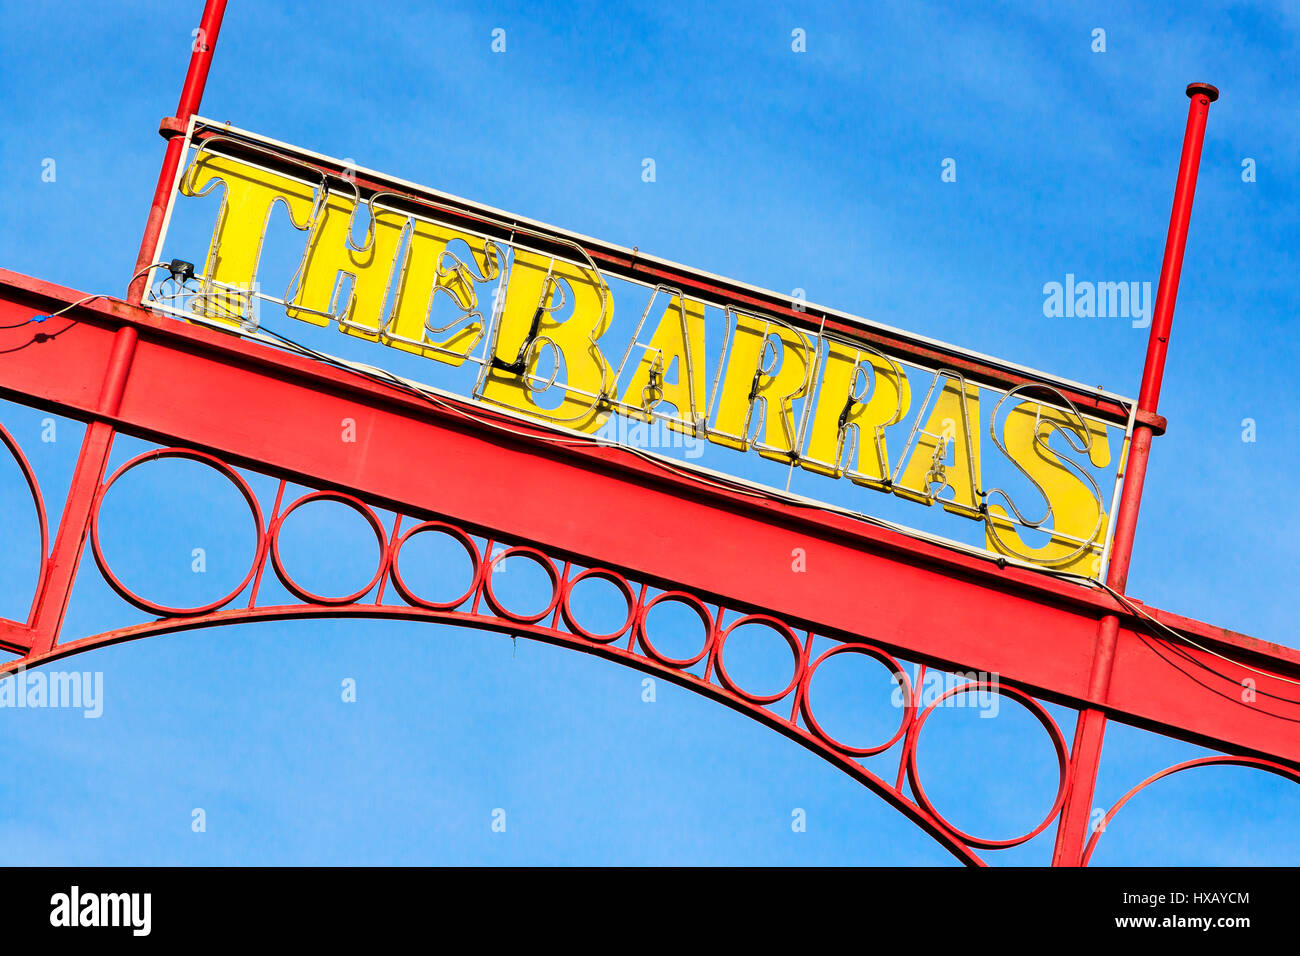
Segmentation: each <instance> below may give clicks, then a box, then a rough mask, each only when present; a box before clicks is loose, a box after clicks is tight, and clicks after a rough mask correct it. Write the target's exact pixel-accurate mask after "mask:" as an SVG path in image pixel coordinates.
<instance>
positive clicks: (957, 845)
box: [0, 604, 1056, 866]
mask: <svg viewBox="0 0 1300 956" xmlns="http://www.w3.org/2000/svg"><path fill="white" fill-rule="evenodd" d="M331 617H332V618H344V619H387V620H400V621H427V622H431V623H440V624H449V625H454V626H457V627H469V628H475V629H479V630H489V631H498V632H500V633H503V634H509V635H512V636H518V637H526V638H530V639H532V640H537V641H540V642H542V643H546V644H552V645H556V646H559V647H568V648H570V649H573V650H577V651H582V652H583V653H587V654H593V655H595V656H597V657H603V658H605V659H607V660H610V661H614V662H615V663H619V664H623V665H625V666H627V667H632V668H634V669H636V670H639V671H643V672H645V673H648V674H651V675H653V676H655V677H660V678H663V679H664V680H667V681H671V682H672V683H674V684H677V685H678V686H680V687H685V688H686V689H687V690H691V691H694V692H696V693H698V694H700V695H702V696H704V697H707V698H709V699H710V700H714V701H716V702H718V703H720V704H724V705H725V706H727V707H730V708H731V709H732V710H735V711H737V712H738V713H741V714H744V715H745V716H747V717H750V718H752V719H754V720H756V721H758V722H759V723H761V724H764V725H765V726H767V727H770V728H772V729H773V730H775V731H777V732H778V733H780V734H783V735H784V736H786V737H788V738H789V739H791V740H793V741H794V742H795V743H797V744H800V745H801V746H803V747H804V748H806V749H807V750H809V751H811V752H812V753H815V754H817V755H818V756H819V757H821V758H822V759H824V760H826V761H827V762H828V763H830V764H831V765H832V766H835V767H838V768H839V769H840V770H842V771H843V772H844V773H846V774H848V775H849V776H850V777H852V778H853V779H855V780H857V781H858V782H859V783H861V784H862V785H863V786H865V787H866V788H867V789H868V790H870V791H872V792H873V793H875V794H876V795H877V796H879V797H881V798H882V799H884V800H885V802H886V803H888V804H889V805H890V806H892V807H894V808H895V809H896V810H898V811H899V812H900V813H902V814H903V816H905V817H906V818H907V819H909V820H911V821H912V822H913V823H914V824H916V825H917V826H918V827H920V829H921V830H922V831H923V832H925V833H926V834H928V835H929V836H930V837H931V838H932V839H934V840H935V842H937V843H938V844H939V845H940V846H942V847H943V848H944V849H945V850H947V851H948V852H949V853H951V854H952V855H953V856H954V857H955V858H956V859H957V860H958V861H960V862H961V863H963V864H965V865H967V866H986V865H987V864H986V863H985V861H984V860H983V859H982V858H980V856H979V855H978V854H977V853H975V851H974V850H973V849H972V848H971V847H970V846H967V845H966V844H965V843H964V842H962V840H961V839H959V838H958V837H957V836H955V835H954V833H953V832H952V830H951V828H950V826H949V825H948V824H947V823H946V821H944V820H943V819H942V818H940V817H938V816H937V815H936V814H934V813H932V812H930V811H928V810H926V809H925V808H923V807H921V806H919V805H918V804H917V803H916V802H914V801H913V800H910V799H908V797H907V796H905V795H904V794H903V793H902V792H901V791H899V790H897V789H895V788H894V787H891V786H890V785H889V784H888V783H886V782H885V781H884V780H882V779H881V778H880V777H878V776H877V775H875V774H874V773H872V772H871V771H870V770H868V769H866V768H865V767H864V766H862V765H861V764H860V763H858V762H857V761H856V760H854V759H853V758H852V756H851V755H849V754H847V753H844V752H842V750H841V749H839V748H838V747H836V746H835V745H833V744H832V743H830V742H829V741H828V740H826V739H823V737H822V736H819V735H818V733H817V732H815V731H813V730H811V729H808V728H804V727H800V726H799V725H797V724H795V723H792V722H791V721H789V720H786V719H784V718H782V717H781V716H779V715H778V714H775V713H773V712H772V711H770V710H768V709H766V708H765V707H762V706H759V705H758V704H755V703H752V702H751V701H749V700H746V699H745V698H744V697H742V696H740V695H739V694H736V693H733V692H731V691H729V690H728V689H727V688H725V687H722V686H720V685H718V684H715V683H711V682H709V681H706V680H704V679H702V678H700V677H697V676H696V675H694V674H691V673H689V672H687V671H684V670H680V669H678V668H675V667H671V666H669V665H666V664H661V663H660V662H659V661H657V660H655V659H653V658H652V657H649V656H646V655H643V654H637V653H635V652H634V651H631V650H629V649H628V648H626V647H616V646H613V645H611V644H608V643H600V642H598V641H590V640H587V639H585V638H583V637H581V636H579V635H577V634H571V633H568V632H565V631H561V630H559V629H557V628H552V627H547V626H544V625H541V624H529V623H521V622H517V621H511V620H508V619H503V618H500V617H497V616H494V615H486V614H474V613H465V612H462V611H449V610H435V609H431V608H421V607H401V606H395V605H377V604H347V605H334V606H313V605H277V606H273V607H257V608H237V609H233V610H228V611H213V612H209V613H207V614H203V615H198V616H189V617H172V618H165V619H163V620H159V621H149V622H146V623H143V624H136V625H132V626H130V627H122V628H117V629H115V630H112V631H106V632H104V633H102V634H96V635H92V636H89V637H84V638H79V639H77V640H74V641H68V642H66V643H63V644H60V645H58V646H57V647H55V648H54V650H52V651H49V652H48V653H45V654H41V655H38V656H34V657H29V658H24V659H21V660H14V661H7V662H5V663H4V664H0V675H3V674H6V673H10V672H12V671H15V670H19V669H26V668H30V667H36V666H40V665H43V664H49V663H51V662H53V661H57V660H60V659H62V658H65V657H70V656H72V655H74V654H78V653H82V652H84V651H90V650H94V649H96V648H101V647H108V646H110V645H113V644H122V643H125V642H127V641H136V640H140V639H141V638H145V637H151V636H158V635H165V634H175V633H178V632H182V631H191V630H198V629H201V628H208V627H218V626H222V625H228V624H238V623H246V622H256V621H284V620H298V619H314V618H331ZM799 685H800V686H799V688H798V693H799V697H800V700H802V699H803V698H804V696H805V695H806V673H805V675H803V676H801V677H800V681H799ZM797 706H798V705H797ZM1055 812H1056V810H1055V808H1054V809H1053V813H1055Z"/></svg>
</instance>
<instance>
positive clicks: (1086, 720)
mask: <svg viewBox="0 0 1300 956" xmlns="http://www.w3.org/2000/svg"><path fill="white" fill-rule="evenodd" d="M1187 96H1188V98H1189V99H1190V100H1191V102H1190V103H1189V104H1188V107H1187V129H1186V130H1185V131H1184V133H1183V154H1182V158H1181V160H1180V161H1179V164H1178V180H1177V182H1176V183H1175V185H1174V204H1173V210H1172V211H1171V212H1170V214H1169V233H1168V235H1167V236H1166V237H1165V255H1164V261H1163V263H1162V264H1161V267H1160V284H1159V286H1158V287H1157V288H1156V303H1155V310H1154V314H1153V316H1152V320H1151V331H1150V333H1149V336H1148V340H1147V355H1146V362H1145V364H1144V366H1143V369H1142V390H1141V392H1140V393H1139V395H1138V411H1139V412H1140V413H1143V415H1144V416H1149V415H1154V414H1156V408H1157V405H1158V404H1159V400H1160V383H1161V381H1162V379H1163V378H1164V371H1165V357H1166V355H1167V354H1168V351H1169V332H1170V329H1171V328H1172V327H1173V321H1174V304H1175V303H1176V302H1177V300H1178V279H1179V277H1180V275H1181V274H1182V269H1183V250H1184V249H1185V248H1186V246H1187V229H1188V226H1189V225H1190V223H1191V219H1192V200H1193V198H1194V197H1195V195H1196V173H1197V170H1198V169H1199V168H1200V165H1201V144H1202V142H1203V141H1204V139H1205V122H1206V119H1207V118H1208V117H1209V114H1210V104H1211V103H1213V102H1214V101H1215V100H1217V99H1218V98H1219V91H1218V90H1217V89H1215V88H1214V87H1213V86H1210V85H1209V84H1208V83H1193V84H1192V85H1191V86H1189V87H1187ZM1152 435H1153V429H1152V428H1151V427H1150V426H1149V425H1148V424H1146V419H1145V417H1144V419H1143V421H1141V422H1139V423H1138V424H1137V425H1136V426H1135V427H1134V429H1133V439H1132V442H1131V444H1130V447H1129V450H1128V465H1127V469H1126V471H1125V475H1124V490H1123V492H1122V493H1121V496H1120V499H1119V507H1118V509H1117V510H1116V514H1115V536H1114V538H1113V539H1112V542H1111V557H1110V564H1109V565H1108V566H1107V568H1106V584H1107V586H1108V587H1110V588H1112V589H1114V590H1115V591H1117V592H1119V593H1121V594H1122V593H1123V592H1124V589H1125V587H1126V586H1127V584H1128V571H1129V562H1130V560H1131V559H1132V557H1133V537H1134V534H1135V533H1136V531H1137V519H1138V509H1139V508H1140V507H1141V504H1142V486H1143V484H1144V483H1145V481H1146V473H1147V462H1148V460H1149V459H1150V455H1151V438H1152ZM1099 638H1100V639H1099V641H1098V644H1097V654H1096V656H1095V657H1094V658H1093V662H1092V678H1091V683H1090V688H1089V690H1090V696H1092V697H1093V698H1095V699H1103V700H1104V699H1105V698H1106V696H1107V692H1108V689H1109V685H1110V682H1111V678H1112V675H1113V674H1114V672H1115V663H1116V654H1117V650H1118V647H1119V643H1118V642H1119V619H1118V618H1117V617H1115V616H1114V615H1107V616H1106V617H1104V618H1102V620H1101V630H1100V635H1099ZM1237 693H1238V694H1239V693H1240V688H1238V690H1237ZM1105 732H1106V714H1105V712H1104V711H1103V710H1101V709H1099V708H1088V709H1087V710H1085V711H1084V712H1083V713H1081V714H1080V715H1079V723H1078V725H1077V726H1076V728H1075V734H1074V746H1073V747H1072V753H1071V761H1072V767H1071V772H1072V775H1073V782H1072V785H1071V787H1070V796H1069V799H1067V800H1066V805H1065V809H1064V810H1063V812H1062V814H1061V824H1060V826H1059V828H1058V829H1057V834H1056V849H1055V852H1054V855H1053V860H1052V862H1053V864H1054V865H1057V866H1061V865H1067V866H1076V865H1081V864H1082V862H1083V852H1084V841H1085V840H1086V839H1087V834H1086V832H1085V831H1086V828H1087V824H1088V820H1089V819H1090V817H1091V814H1092V793H1093V787H1094V785H1095V783H1096V779H1097V769H1098V766H1099V765H1100V761H1101V746H1102V739H1103V737H1104V736H1105Z"/></svg>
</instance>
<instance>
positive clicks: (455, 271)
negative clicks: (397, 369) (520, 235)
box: [380, 220, 501, 366]
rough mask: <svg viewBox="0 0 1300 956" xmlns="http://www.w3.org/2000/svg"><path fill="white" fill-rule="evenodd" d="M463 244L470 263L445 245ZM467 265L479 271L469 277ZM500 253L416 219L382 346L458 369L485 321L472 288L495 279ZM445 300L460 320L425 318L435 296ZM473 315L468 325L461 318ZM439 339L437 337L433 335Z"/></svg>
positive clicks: (485, 242)
mask: <svg viewBox="0 0 1300 956" xmlns="http://www.w3.org/2000/svg"><path fill="white" fill-rule="evenodd" d="M457 239H460V240H463V241H464V242H465V244H466V245H467V246H468V247H469V250H470V258H471V261H470V262H468V263H467V262H464V261H463V260H461V259H460V258H459V257H458V256H455V255H454V254H452V253H451V252H450V251H449V250H448V249H447V245H448V243H450V242H453V241H454V240H457ZM471 265H472V266H473V267H474V268H477V269H478V275H477V276H476V275H474V273H473V271H472V270H471ZM500 270H501V261H500V253H499V251H498V250H497V247H496V245H495V244H493V243H491V242H489V241H488V240H484V239H480V238H478V237H476V236H470V235H467V234H466V233H462V232H457V231H456V230H454V229H449V228H447V227H446V226H441V225H437V224H435V223H429V222H423V221H421V220H415V221H414V222H413V225H412V228H411V233H410V242H409V245H408V246H407V250H406V256H405V259H404V260H403V262H402V268H401V273H400V275H399V277H398V279H397V290H396V295H395V297H394V300H393V314H392V317H391V318H390V319H389V322H388V326H387V328H386V329H385V331H384V332H383V333H382V334H381V336H380V338H381V340H382V341H383V343H384V344H385V345H391V346H392V347H393V348H398V349H402V350H404V351H407V352H414V353H415V354H417V355H424V356H426V357H427V358H432V359H436V360H437V361H439V362H446V363H447V364H448V365H454V366H459V365H461V364H462V363H464V361H465V359H466V357H467V356H468V355H469V353H470V352H471V351H473V349H474V346H476V345H477V344H478V342H479V340H480V339H481V338H482V337H483V325H484V319H483V314H482V311H481V310H480V309H479V305H478V301H479V300H478V293H477V290H476V289H475V287H474V285H475V283H476V282H478V281H480V280H481V281H486V282H490V281H492V280H493V279H496V278H498V276H499V275H500ZM439 292H441V293H442V294H443V295H445V296H447V297H449V298H450V299H451V301H452V302H454V303H455V305H456V307H457V308H458V309H460V311H461V312H462V313H463V315H462V316H461V318H459V319H453V320H452V321H451V322H449V323H447V324H445V325H443V326H441V327H433V326H431V325H430V324H429V323H430V319H431V313H432V309H433V305H434V300H435V299H436V297H437V295H438V293H439ZM475 315H477V319H475V320H474V321H472V322H464V319H467V318H471V317H473V316H475ZM437 335H442V336H444V337H443V338H441V339H435V338H434V336H437Z"/></svg>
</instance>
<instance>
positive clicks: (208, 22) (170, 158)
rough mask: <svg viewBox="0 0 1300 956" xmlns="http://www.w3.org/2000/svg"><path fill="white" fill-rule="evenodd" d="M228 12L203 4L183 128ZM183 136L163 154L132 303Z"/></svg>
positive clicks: (182, 106)
mask: <svg viewBox="0 0 1300 956" xmlns="http://www.w3.org/2000/svg"><path fill="white" fill-rule="evenodd" d="M225 15H226V0H206V3H205V4H204V6H203V19H202V20H200V21H199V32H198V33H197V34H196V35H195V37H194V52H193V53H192V54H191V55H190V68H189V70H188V71H187V72H186V73H185V84H184V85H183V86H182V87H181V98H180V102H178V103H177V104H176V116H175V122H176V125H177V126H179V127H180V128H184V127H185V125H186V124H187V123H189V121H190V117H191V116H193V115H194V114H195V113H197V112H198V109H199V104H200V103H201V102H202V101H203V88H204V87H205V86H206V85H207V82H208V69H209V68H210V67H211V66H212V51H213V50H214V49H215V48H216V45H217V34H219V33H220V32H221V19H222V17H224V16H225ZM183 147H184V139H183V138H182V137H180V136H177V135H174V134H173V135H172V136H171V138H170V139H169V140H168V141H167V152H166V154H164V156H163V164H162V170H161V171H159V173H158V186H157V188H156V189H155V190H154V193H153V205H152V206H151V207H150V209H149V219H148V221H147V222H146V223H145V227H144V238H143V239H141V240H140V254H139V255H138V256H136V260H135V269H134V270H133V271H134V274H135V275H134V278H133V279H132V280H131V285H130V286H129V287H128V288H127V292H126V299H127V301H128V302H130V303H131V304H132V305H139V304H140V302H141V300H142V299H143V298H144V289H145V284H146V282H147V281H148V277H147V276H145V275H141V274H140V273H141V271H142V270H143V269H144V268H145V267H146V266H148V265H150V263H151V262H152V261H153V255H154V247H155V246H157V244H158V236H159V235H160V234H161V233H162V224H163V217H164V216H165V215H166V214H167V200H168V199H169V198H170V197H171V192H172V183H173V182H175V180H176V170H177V169H179V168H180V164H181V150H182V148H183Z"/></svg>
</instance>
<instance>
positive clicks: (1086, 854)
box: [1083, 754, 1300, 866]
mask: <svg viewBox="0 0 1300 956" xmlns="http://www.w3.org/2000/svg"><path fill="white" fill-rule="evenodd" d="M1216 766H1217V767H1249V768H1251V769H1254V770H1263V771H1264V772H1266V773H1272V774H1276V775H1277V776H1279V777H1283V778H1285V779H1287V780H1290V781H1292V782H1293V783H1300V771H1297V770H1295V769H1294V768H1292V767H1284V766H1282V764H1279V763H1274V762H1273V761H1272V760H1260V759H1258V758H1255V757H1232V756H1228V755H1223V754H1217V755H1215V756H1212V757H1197V758H1196V759H1195V760H1186V761H1184V762H1182V763H1180V764H1175V765H1174V766H1172V767H1166V768H1165V769H1164V770H1161V771H1159V772H1158V773H1153V774H1152V775H1151V776H1149V777H1147V778H1146V779H1145V780H1143V781H1142V782H1141V783H1139V784H1138V785H1137V786H1136V787H1134V788H1133V789H1132V790H1130V791H1129V792H1128V793H1126V794H1124V796H1122V797H1120V798H1119V802H1118V803H1116V804H1115V805H1114V806H1113V807H1111V808H1110V810H1108V811H1107V812H1106V815H1105V816H1104V817H1102V820H1101V822H1100V823H1099V824H1097V827H1096V828H1095V829H1094V830H1093V831H1092V836H1091V837H1090V838H1089V840H1088V845H1087V846H1086V847H1084V850H1083V865H1084V866H1087V865H1088V863H1089V862H1090V861H1091V860H1092V854H1093V851H1094V850H1096V849H1097V844H1098V842H1099V841H1100V840H1101V838H1102V835H1103V834H1104V833H1105V832H1106V828H1107V827H1108V826H1110V822H1111V821H1112V820H1113V819H1115V815H1116V814H1117V813H1119V812H1120V810H1122V809H1123V808H1124V804H1126V803H1128V802H1129V801H1130V800H1132V799H1133V798H1134V797H1136V796H1137V795H1138V794H1139V793H1141V792H1142V791H1143V790H1145V789H1146V788H1147V787H1149V786H1151V784H1153V783H1155V782H1156V781H1157V780H1163V779H1164V778H1165V777H1171V776H1173V775H1174V774H1176V773H1182V772H1183V771H1184V770H1196V769H1198V768H1200V767H1216Z"/></svg>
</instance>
